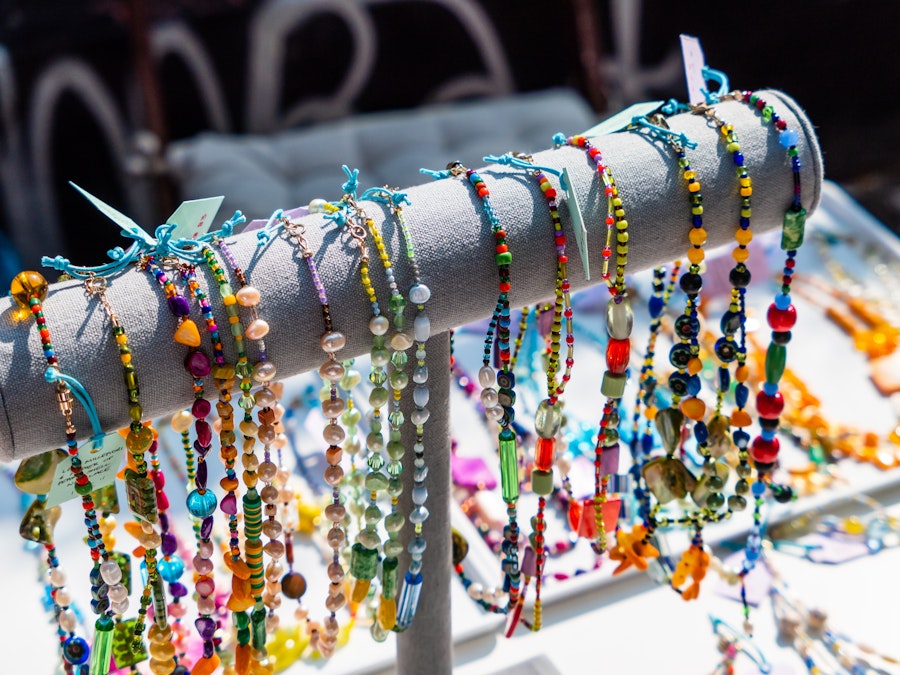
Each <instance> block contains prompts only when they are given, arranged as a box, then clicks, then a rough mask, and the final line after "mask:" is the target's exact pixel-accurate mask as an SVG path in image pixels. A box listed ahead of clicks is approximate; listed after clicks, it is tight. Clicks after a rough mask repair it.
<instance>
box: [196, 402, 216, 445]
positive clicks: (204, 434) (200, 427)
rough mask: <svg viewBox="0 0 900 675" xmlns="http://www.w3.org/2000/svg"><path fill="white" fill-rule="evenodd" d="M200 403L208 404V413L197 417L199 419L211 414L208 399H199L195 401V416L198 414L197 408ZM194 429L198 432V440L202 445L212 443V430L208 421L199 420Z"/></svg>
mask: <svg viewBox="0 0 900 675" xmlns="http://www.w3.org/2000/svg"><path fill="white" fill-rule="evenodd" d="M198 403H205V404H206V412H205V413H204V414H202V415H197V417H206V416H207V415H208V414H209V407H210V406H209V401H207V400H206V399H202V398H198V399H197V400H196V401H194V414H196V408H197V404H198ZM194 429H195V430H196V431H197V440H198V441H199V442H200V445H209V444H210V443H212V428H210V426H209V422H207V421H206V420H202V419H198V420H197V422H196V423H195V424H194Z"/></svg>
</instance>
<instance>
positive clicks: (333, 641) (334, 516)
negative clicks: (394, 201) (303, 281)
mask: <svg viewBox="0 0 900 675" xmlns="http://www.w3.org/2000/svg"><path fill="white" fill-rule="evenodd" d="M284 230H285V232H287V235H288V238H289V239H290V240H291V242H292V243H293V244H294V245H295V246H297V248H298V249H299V250H300V253H301V255H302V257H303V259H304V260H305V261H306V264H307V266H308V268H309V273H310V277H311V279H312V282H313V285H314V286H315V289H316V294H317V297H318V299H319V303H320V304H321V306H322V319H323V322H324V324H325V333H324V334H323V335H322V337H321V339H320V340H319V345H320V346H321V348H322V351H324V352H325V355H326V357H327V360H326V361H325V363H323V364H322V365H321V366H320V367H319V375H320V376H321V377H322V378H323V379H324V380H327V381H328V382H329V383H330V391H329V394H330V395H329V398H328V399H327V400H324V401H322V412H323V413H324V414H325V417H326V418H327V419H328V424H327V425H326V427H325V430H324V432H323V438H324V439H325V442H326V443H328V448H327V449H326V451H325V460H326V462H327V463H328V468H327V469H325V482H326V483H327V484H328V485H330V486H331V491H332V492H331V503H330V504H329V505H328V506H327V507H325V517H326V518H327V519H328V520H329V521H331V529H329V531H328V534H327V536H326V540H327V542H328V545H329V546H330V547H331V549H332V560H331V563H330V564H329V565H328V578H329V580H330V581H331V584H330V585H329V587H328V598H327V599H326V601H325V607H326V609H327V610H328V612H329V615H328V616H327V617H326V618H325V620H324V621H323V622H322V625H321V626H319V625H314V624H312V625H309V631H310V644H311V645H312V646H313V648H318V650H319V653H320V654H321V655H322V656H323V657H325V658H330V657H331V656H332V655H333V654H334V650H335V648H336V646H337V639H338V633H339V632H340V626H339V624H338V621H337V612H338V611H340V609H341V608H342V607H344V605H345V604H346V603H347V598H346V596H345V595H344V568H343V566H342V565H341V559H340V552H341V549H342V548H343V546H344V541H345V540H346V533H345V532H344V529H343V527H342V526H341V523H343V521H344V518H345V517H346V514H347V510H346V508H345V507H344V505H343V504H342V503H341V493H340V484H341V481H342V480H343V478H344V471H343V469H342V468H341V466H340V461H341V457H342V455H343V451H342V450H341V447H340V445H338V444H339V443H340V442H341V441H343V439H344V437H345V433H344V430H343V429H342V428H341V425H340V422H339V419H340V416H341V414H342V413H343V412H344V410H345V404H344V401H343V399H341V398H340V397H339V396H338V391H337V383H338V382H339V381H340V380H341V378H342V377H343V376H344V366H343V365H342V364H341V363H340V362H339V361H338V360H337V359H336V357H335V354H336V353H337V352H339V351H340V350H341V349H343V348H344V346H345V345H346V344H347V338H346V337H345V335H344V334H343V333H341V332H339V331H336V330H334V326H333V325H332V320H331V307H330V306H329V304H328V294H327V292H326V290H325V286H324V284H322V280H321V279H320V277H319V270H318V267H317V266H316V261H315V259H314V257H313V252H312V249H311V248H310V247H309V243H308V242H307V240H306V232H305V228H304V226H303V225H302V224H301V223H295V222H292V221H287V222H285V223H284ZM376 554H377V552H376ZM320 633H322V634H320Z"/></svg>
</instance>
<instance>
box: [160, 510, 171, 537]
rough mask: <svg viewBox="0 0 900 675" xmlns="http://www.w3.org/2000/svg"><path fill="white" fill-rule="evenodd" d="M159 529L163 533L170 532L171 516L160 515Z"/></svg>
mask: <svg viewBox="0 0 900 675" xmlns="http://www.w3.org/2000/svg"><path fill="white" fill-rule="evenodd" d="M159 529H161V530H162V531H163V532H167V531H168V530H169V516H168V515H167V514H165V513H160V514H159Z"/></svg>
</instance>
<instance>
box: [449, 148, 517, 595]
mask: <svg viewBox="0 0 900 675" xmlns="http://www.w3.org/2000/svg"><path fill="white" fill-rule="evenodd" d="M447 168H448V170H449V171H450V173H451V174H452V175H454V176H464V177H465V178H466V179H467V180H468V182H469V183H470V184H471V186H472V188H473V190H474V191H475V193H476V194H477V195H478V197H480V198H481V202H482V205H483V206H484V212H485V215H487V217H488V221H489V222H490V224H491V230H492V233H493V237H494V262H495V264H496V265H497V273H498V276H499V283H498V289H499V294H498V296H497V311H496V315H497V324H496V330H497V334H496V339H497V347H498V353H499V357H500V371H499V373H497V374H496V375H495V373H494V369H493V368H491V367H490V366H489V365H488V363H489V361H488V360H486V362H485V365H484V366H482V368H481V370H479V372H478V380H479V382H480V384H481V386H482V387H484V388H485V389H493V387H494V384H497V385H498V386H499V389H498V390H495V391H496V394H497V400H496V403H495V404H494V407H496V408H500V409H501V410H502V415H501V417H500V419H499V420H498V422H499V424H500V433H499V435H498V446H499V451H500V475H501V486H502V490H501V491H502V495H503V501H504V502H505V503H506V513H507V519H508V525H507V526H506V527H505V528H504V531H503V539H504V541H503V546H502V551H503V556H504V558H503V563H502V570H503V575H504V579H503V590H504V591H505V592H507V593H509V606H510V607H515V606H516V605H518V602H519V592H520V585H521V582H522V580H521V571H520V569H519V524H518V515H517V510H518V509H517V504H518V500H519V450H518V447H517V442H516V434H515V431H513V429H512V423H513V420H514V419H515V411H514V408H513V406H514V405H515V400H516V395H515V376H514V375H513V372H512V370H511V369H510V365H509V362H510V358H511V352H510V331H509V326H510V307H509V292H510V289H511V287H512V284H511V281H510V265H511V264H512V253H510V251H509V246H508V245H507V242H506V231H505V230H504V229H503V226H502V225H501V223H500V219H499V218H498V217H497V214H496V213H495V212H494V207H493V205H492V204H491V193H490V190H489V189H488V187H487V185H485V183H484V180H482V178H481V176H480V175H478V174H477V173H476V172H475V171H474V170H472V169H467V168H466V167H465V166H463V165H462V164H461V163H459V162H452V163H451V164H450V165H448V167H447ZM485 356H486V357H488V358H489V352H488V353H486V354H485ZM482 400H484V393H483V392H482ZM488 410H490V408H488Z"/></svg>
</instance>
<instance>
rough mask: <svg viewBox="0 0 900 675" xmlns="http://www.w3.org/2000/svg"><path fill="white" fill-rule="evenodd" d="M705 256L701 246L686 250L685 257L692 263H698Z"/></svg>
mask: <svg viewBox="0 0 900 675" xmlns="http://www.w3.org/2000/svg"><path fill="white" fill-rule="evenodd" d="M705 257H706V254H705V253H704V252H703V249H702V248H692V249H690V250H689V251H688V252H687V258H688V260H690V261H691V264H692V265H699V264H700V263H702V262H703V259H704V258H705Z"/></svg>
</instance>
